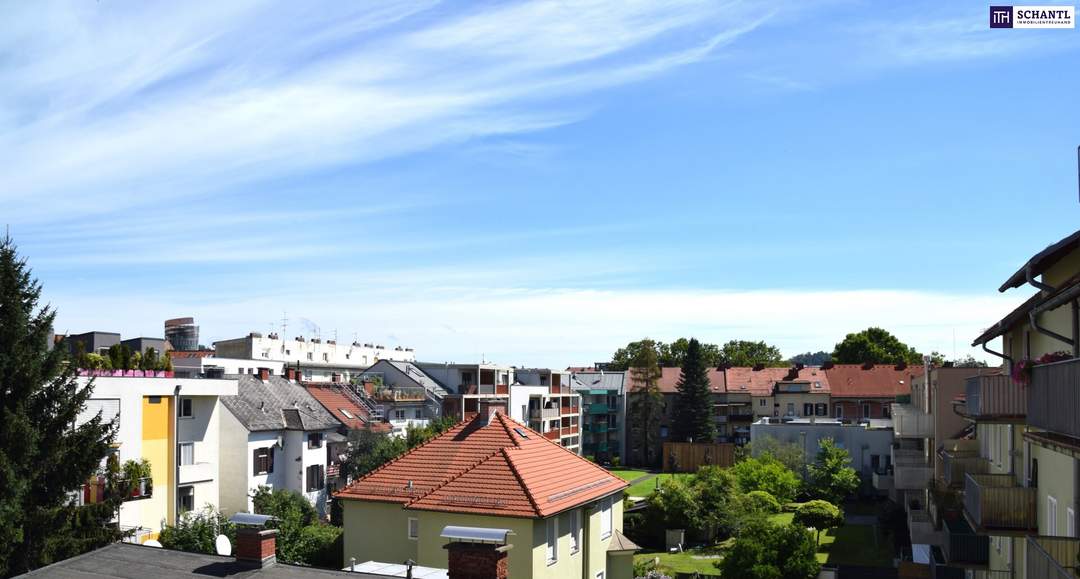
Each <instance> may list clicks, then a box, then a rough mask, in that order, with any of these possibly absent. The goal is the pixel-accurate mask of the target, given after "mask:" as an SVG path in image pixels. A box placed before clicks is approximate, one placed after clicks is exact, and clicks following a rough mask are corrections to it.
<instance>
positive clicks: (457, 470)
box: [336, 412, 627, 518]
mask: <svg viewBox="0 0 1080 579" xmlns="http://www.w3.org/2000/svg"><path fill="white" fill-rule="evenodd" d="M518 430H520V431H521V432H523V433H524V436H522V434H521V433H519V432H518ZM626 487H627V483H626V482H625V481H623V480H622V479H620V478H618V477H616V476H614V475H612V474H611V473H609V472H608V471H606V470H604V469H602V468H600V467H599V466H597V465H595V464H593V463H591V462H589V461H587V460H585V459H584V458H582V457H580V456H578V455H576V454H574V453H572V452H570V451H568V450H566V449H565V448H563V447H562V446H560V445H559V444H557V443H555V442H552V441H550V440H548V439H546V438H544V437H543V436H542V435H541V434H539V433H537V432H535V431H533V430H531V429H529V428H528V427H526V426H524V425H522V424H520V423H518V422H516V421H514V420H512V419H510V418H509V417H507V416H506V415H504V414H502V413H501V412H499V413H496V414H495V417H494V418H493V419H492V420H491V422H490V423H488V424H484V423H483V419H482V417H480V416H477V417H475V418H473V419H471V420H469V421H466V422H462V423H460V424H458V425H457V426H455V427H454V428H451V429H450V430H448V431H447V432H445V433H443V434H442V435H440V436H437V437H435V438H433V439H431V440H429V441H428V442H426V443H424V444H422V445H420V446H418V447H416V448H414V449H412V450H411V451H409V452H407V453H405V454H404V455H402V456H401V457H398V458H397V459H394V460H392V461H390V462H388V463H387V464H385V465H383V466H381V467H379V468H378V469H376V470H375V471H373V472H371V473H370V474H368V475H367V476H364V477H363V478H360V479H358V480H357V481H355V482H353V483H352V484H350V485H349V486H348V487H346V488H345V489H344V490H342V491H341V492H339V493H338V494H337V495H336V496H338V497H340V498H344V499H358V500H369V501H381V502H394V503H401V504H402V505H403V506H404V507H405V508H408V509H418V510H429V511H444V512H454V513H477V514H486V515H495V516H508V517H528V518H543V517H548V516H550V515H553V514H556V513H559V512H561V511H564V510H566V509H569V508H573V507H575V506H578V505H581V504H583V503H586V502H588V501H592V500H595V499H597V498H601V497H604V496H607V495H609V494H612V493H615V492H618V491H619V490H622V489H624V488H626Z"/></svg>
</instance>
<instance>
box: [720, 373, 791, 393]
mask: <svg viewBox="0 0 1080 579" xmlns="http://www.w3.org/2000/svg"><path fill="white" fill-rule="evenodd" d="M790 371H791V368H763V369H761V370H754V369H753V368H747V367H737V368H728V369H727V370H725V371H724V374H725V378H726V380H727V388H728V392H749V393H750V394H751V395H752V396H771V395H772V391H773V385H774V384H776V381H777V380H782V379H783V378H784V377H785V376H787V375H788V372H790ZM743 386H745V388H743Z"/></svg>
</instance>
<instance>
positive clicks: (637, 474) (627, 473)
mask: <svg viewBox="0 0 1080 579" xmlns="http://www.w3.org/2000/svg"><path fill="white" fill-rule="evenodd" d="M608 472H610V473H611V474H613V475H615V476H617V477H619V478H621V479H623V480H624V481H626V482H630V481H632V480H634V479H638V478H641V477H643V476H646V475H648V474H649V471H647V470H631V469H612V470H610V471H608Z"/></svg>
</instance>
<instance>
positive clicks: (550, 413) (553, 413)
mask: <svg viewBox="0 0 1080 579" xmlns="http://www.w3.org/2000/svg"><path fill="white" fill-rule="evenodd" d="M558 417H559V409H558V408H530V409H529V418H531V419H533V420H549V419H552V418H558Z"/></svg>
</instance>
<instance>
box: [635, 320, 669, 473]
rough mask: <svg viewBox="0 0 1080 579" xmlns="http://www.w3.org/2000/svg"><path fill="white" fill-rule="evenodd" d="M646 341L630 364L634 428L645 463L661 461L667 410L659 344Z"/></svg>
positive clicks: (641, 460)
mask: <svg viewBox="0 0 1080 579" xmlns="http://www.w3.org/2000/svg"><path fill="white" fill-rule="evenodd" d="M642 342H643V343H646V347H643V348H641V349H639V350H638V351H637V353H636V354H635V355H634V358H633V359H632V360H631V363H630V379H631V384H632V385H631V391H630V394H631V402H630V417H631V419H632V421H633V423H632V428H631V431H630V434H631V437H632V440H633V444H634V446H635V447H636V449H637V451H636V454H637V460H638V462H639V463H641V464H643V465H645V466H658V465H659V464H660V458H661V453H660V451H661V449H660V419H661V418H662V417H663V413H664V396H663V395H662V394H661V393H660V376H661V372H660V365H659V363H658V359H657V354H656V347H655V343H654V342H653V341H652V340H649V339H645V340H642Z"/></svg>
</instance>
